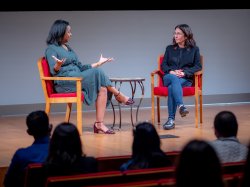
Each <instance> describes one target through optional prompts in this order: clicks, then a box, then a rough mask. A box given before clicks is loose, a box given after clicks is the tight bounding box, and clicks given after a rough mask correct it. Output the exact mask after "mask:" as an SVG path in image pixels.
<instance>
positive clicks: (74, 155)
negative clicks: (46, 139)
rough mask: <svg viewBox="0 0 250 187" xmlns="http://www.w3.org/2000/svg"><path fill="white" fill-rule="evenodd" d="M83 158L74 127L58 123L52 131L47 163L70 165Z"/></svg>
mask: <svg viewBox="0 0 250 187" xmlns="http://www.w3.org/2000/svg"><path fill="white" fill-rule="evenodd" d="M81 156H83V151H82V143H81V139H80V135H79V132H78V130H77V128H76V126H75V125H74V124H72V123H66V122H63V123H60V124H59V125H58V126H57V127H56V128H55V130H54V132H53V134H52V137H51V141H50V147H49V155H48V158H47V162H48V163H50V162H54V161H55V160H56V162H59V163H60V162H61V163H64V164H69V165H70V164H72V163H73V162H75V161H76V160H77V159H79V158H80V157H81Z"/></svg>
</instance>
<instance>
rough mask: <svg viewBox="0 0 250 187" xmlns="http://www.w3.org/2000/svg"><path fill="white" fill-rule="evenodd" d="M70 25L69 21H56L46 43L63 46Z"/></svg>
mask: <svg viewBox="0 0 250 187" xmlns="http://www.w3.org/2000/svg"><path fill="white" fill-rule="evenodd" d="M68 25H69V22H68V21H65V20H60V19H59V20H56V21H55V22H54V23H53V25H52V26H51V28H50V31H49V35H48V37H47V40H46V43H47V45H49V44H55V45H61V41H62V38H63V37H64V35H65V32H66V29H67V26H68Z"/></svg>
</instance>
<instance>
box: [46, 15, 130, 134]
mask: <svg viewBox="0 0 250 187" xmlns="http://www.w3.org/2000/svg"><path fill="white" fill-rule="evenodd" d="M71 36H72V33H71V27H70V25H69V22H67V21H65V20H56V21H55V22H54V23H53V25H52V26H51V29H50V32H49V35H48V38H47V41H46V42H47V45H48V47H47V49H46V51H45V57H46V59H47V60H48V63H49V67H50V72H51V74H52V75H53V76H58V77H64V76H66V77H83V81H82V91H83V92H84V103H85V104H87V105H92V104H94V103H95V105H96V121H95V123H94V126H93V128H94V133H99V132H102V133H105V134H114V131H113V130H111V129H108V128H107V127H106V126H105V124H104V122H103V120H104V114H105V109H106V105H107V104H108V103H109V100H110V99H111V94H114V96H115V98H116V100H117V101H118V102H120V103H123V104H125V105H131V104H133V103H134V101H133V100H132V99H131V98H129V97H127V96H125V95H124V94H122V93H121V92H120V91H118V90H117V89H116V88H115V87H114V86H112V83H111V81H110V80H109V78H108V77H107V75H105V73H104V72H103V71H102V70H101V69H100V68H97V67H99V66H101V65H103V64H104V63H106V62H110V61H113V58H104V57H103V56H102V55H101V57H100V59H99V61H98V62H96V63H93V64H84V65H83V64H82V63H81V62H80V61H79V60H78V56H77V54H76V53H75V52H74V50H73V49H72V48H71V47H70V46H69V45H68V42H69V40H70V38H71ZM55 90H56V91H57V92H74V91H76V86H75V82H73V81H72V82H71V81H67V82H66V81H55Z"/></svg>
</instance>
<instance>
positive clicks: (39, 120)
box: [26, 110, 51, 137]
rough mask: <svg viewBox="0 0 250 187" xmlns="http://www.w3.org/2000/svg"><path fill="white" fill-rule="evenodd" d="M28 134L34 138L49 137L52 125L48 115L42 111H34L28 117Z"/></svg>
mask: <svg viewBox="0 0 250 187" xmlns="http://www.w3.org/2000/svg"><path fill="white" fill-rule="evenodd" d="M26 125H27V127H28V129H27V132H28V133H29V134H30V135H33V136H34V137H43V136H47V135H49V133H50V131H51V125H50V124H49V118H48V115H47V114H46V113H45V112H44V111H42V110H38V111H33V112H31V113H30V114H29V115H28V116H27V117H26Z"/></svg>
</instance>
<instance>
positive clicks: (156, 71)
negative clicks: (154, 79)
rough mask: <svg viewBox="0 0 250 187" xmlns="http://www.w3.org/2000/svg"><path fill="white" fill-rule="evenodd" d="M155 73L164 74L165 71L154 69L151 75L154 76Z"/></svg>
mask: <svg viewBox="0 0 250 187" xmlns="http://www.w3.org/2000/svg"><path fill="white" fill-rule="evenodd" d="M154 75H159V76H163V73H162V72H161V71H160V70H154V71H152V72H151V76H154Z"/></svg>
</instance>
